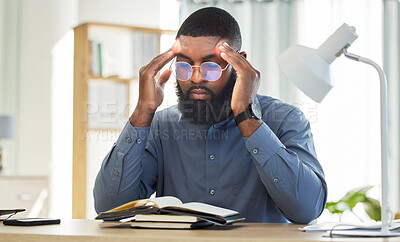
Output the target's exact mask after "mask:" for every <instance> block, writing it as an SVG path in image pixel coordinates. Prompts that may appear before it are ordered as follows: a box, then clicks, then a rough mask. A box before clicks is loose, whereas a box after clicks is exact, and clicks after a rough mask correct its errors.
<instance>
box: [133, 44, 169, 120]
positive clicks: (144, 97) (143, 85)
mask: <svg viewBox="0 0 400 242" xmlns="http://www.w3.org/2000/svg"><path fill="white" fill-rule="evenodd" d="M174 46H175V45H174ZM174 46H173V47H172V48H171V49H169V50H168V51H167V52H164V53H162V54H160V55H158V56H157V57H155V58H154V59H153V60H152V61H150V63H149V64H147V65H145V66H143V67H142V68H141V69H140V71H139V100H138V103H137V105H136V108H135V111H134V112H133V113H132V116H131V117H130V118H129V121H130V122H131V124H132V126H134V127H147V126H150V124H151V121H152V120H153V117H154V113H155V112H156V110H157V108H158V107H159V106H160V105H161V103H162V101H163V99H164V85H165V83H166V82H167V81H168V79H169V77H170V76H171V70H170V69H167V70H165V71H164V72H163V73H162V74H161V76H160V78H159V79H158V81H156V75H157V73H158V72H159V71H160V70H161V68H163V66H165V65H166V64H167V63H168V62H169V61H171V60H172V59H173V58H174V56H175V51H174Z"/></svg>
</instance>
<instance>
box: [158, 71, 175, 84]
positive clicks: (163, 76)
mask: <svg viewBox="0 0 400 242" xmlns="http://www.w3.org/2000/svg"><path fill="white" fill-rule="evenodd" d="M171 73H172V70H171V69H166V70H165V71H164V72H163V73H162V74H161V76H160V78H159V79H158V85H159V86H160V87H162V88H164V85H165V83H167V81H168V80H169V77H170V76H171Z"/></svg>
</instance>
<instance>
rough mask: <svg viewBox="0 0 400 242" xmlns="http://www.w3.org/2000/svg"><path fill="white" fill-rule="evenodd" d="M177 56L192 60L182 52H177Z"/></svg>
mask: <svg viewBox="0 0 400 242" xmlns="http://www.w3.org/2000/svg"><path fill="white" fill-rule="evenodd" d="M176 56H178V57H182V58H185V59H188V60H190V58H189V57H188V56H186V55H184V54H182V53H177V54H176Z"/></svg>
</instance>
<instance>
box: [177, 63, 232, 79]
mask: <svg viewBox="0 0 400 242" xmlns="http://www.w3.org/2000/svg"><path fill="white" fill-rule="evenodd" d="M174 63H185V64H188V65H189V66H190V67H191V68H192V75H190V77H189V79H187V80H182V79H179V78H178V77H177V76H176V74H175V72H174V71H172V74H173V75H174V76H175V77H176V79H178V80H179V81H189V80H190V78H192V76H193V73H194V69H193V68H199V71H200V75H201V76H202V77H203V78H204V79H205V80H207V79H206V77H204V76H203V74H202V73H201V66H202V65H204V64H206V63H212V64H215V65H217V66H218V67H219V68H220V69H221V75H220V76H219V77H218V79H217V80H213V81H211V80H207V81H210V82H215V81H218V80H219V79H220V78H221V76H222V72H223V71H225V70H227V69H228V67H229V66H230V65H229V63H228V64H227V65H226V66H225V68H222V67H221V66H220V65H219V64H218V63H216V62H212V61H206V62H203V63H201V65H191V64H189V63H187V62H185V61H176V57H175V58H174V59H173V60H172V62H171V65H170V67H169V69H171V70H173V69H172V66H173V64H174ZM175 69H176V68H175Z"/></svg>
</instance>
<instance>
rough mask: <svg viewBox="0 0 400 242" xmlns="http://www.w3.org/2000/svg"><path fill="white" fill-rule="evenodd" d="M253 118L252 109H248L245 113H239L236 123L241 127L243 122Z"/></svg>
mask: <svg viewBox="0 0 400 242" xmlns="http://www.w3.org/2000/svg"><path fill="white" fill-rule="evenodd" d="M252 117H253V114H252V113H251V111H250V108H247V109H246V110H245V111H244V112H241V113H239V114H238V116H236V117H235V123H236V125H239V124H240V123H241V122H243V121H245V120H246V119H249V118H252Z"/></svg>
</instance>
